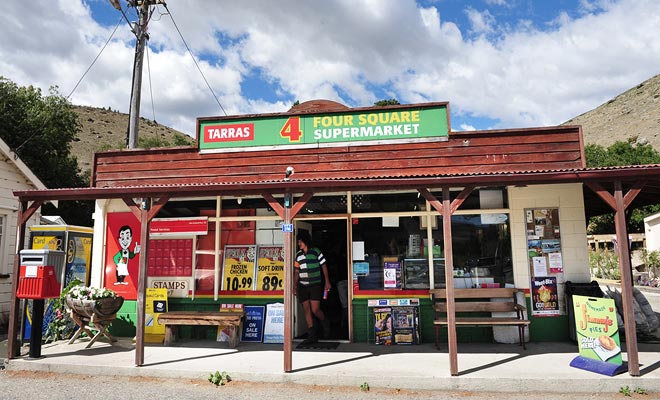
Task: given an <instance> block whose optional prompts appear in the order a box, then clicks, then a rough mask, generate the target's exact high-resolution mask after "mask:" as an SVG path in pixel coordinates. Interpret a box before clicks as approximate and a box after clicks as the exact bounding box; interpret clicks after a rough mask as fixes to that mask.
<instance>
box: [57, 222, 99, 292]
mask: <svg viewBox="0 0 660 400" xmlns="http://www.w3.org/2000/svg"><path fill="white" fill-rule="evenodd" d="M91 261H92V235H89V234H88V235H83V234H77V233H74V232H70V233H69V240H68V243H67V246H66V265H65V267H64V286H65V287H66V285H68V284H69V282H71V281H73V280H74V279H78V280H80V281H81V282H84V283H85V284H87V278H88V276H89V269H90V266H91Z"/></svg>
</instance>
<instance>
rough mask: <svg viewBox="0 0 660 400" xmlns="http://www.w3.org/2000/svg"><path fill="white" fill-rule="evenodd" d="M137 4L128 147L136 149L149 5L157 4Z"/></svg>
mask: <svg viewBox="0 0 660 400" xmlns="http://www.w3.org/2000/svg"><path fill="white" fill-rule="evenodd" d="M141 3H142V4H140V5H137V3H136V7H135V8H136V10H138V15H139V17H140V18H139V19H138V22H137V26H136V27H135V29H134V33H135V37H136V38H137V40H136V42H135V61H134V63H133V87H132V88H131V107H130V111H129V113H128V140H127V143H126V147H127V148H129V149H134V148H136V147H137V144H138V127H139V124H140V98H141V94H142V60H143V58H144V43H145V41H146V39H147V37H148V35H147V24H148V23H149V6H150V5H151V4H155V3H156V2H152V1H150V0H142V2H141Z"/></svg>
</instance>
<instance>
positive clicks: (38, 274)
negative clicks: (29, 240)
mask: <svg viewBox="0 0 660 400" xmlns="http://www.w3.org/2000/svg"><path fill="white" fill-rule="evenodd" d="M20 259H21V265H20V271H19V275H18V290H17V291H16V297H18V298H21V299H48V298H53V297H59V295H60V292H61V286H62V283H61V282H62V276H61V275H62V272H63V269H64V252H63V251H57V250H48V249H39V250H21V253H20Z"/></svg>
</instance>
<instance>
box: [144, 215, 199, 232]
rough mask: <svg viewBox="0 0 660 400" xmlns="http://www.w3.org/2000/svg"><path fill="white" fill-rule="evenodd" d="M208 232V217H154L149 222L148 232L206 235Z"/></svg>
mask: <svg viewBox="0 0 660 400" xmlns="http://www.w3.org/2000/svg"><path fill="white" fill-rule="evenodd" d="M208 233H209V219H208V217H195V218H154V219H153V220H152V221H151V224H149V234H150V235H152V236H159V235H206V234H208Z"/></svg>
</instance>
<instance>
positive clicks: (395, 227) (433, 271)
mask: <svg viewBox="0 0 660 400" xmlns="http://www.w3.org/2000/svg"><path fill="white" fill-rule="evenodd" d="M431 221H432V225H431V226H432V229H431V236H430V238H427V228H426V224H422V222H426V216H421V217H420V216H384V217H369V218H353V224H352V229H353V271H354V274H355V278H356V280H357V284H358V289H359V290H392V289H399V290H425V289H429V288H430V287H431V284H433V287H435V288H443V287H445V286H446V275H445V258H444V244H443V230H442V218H441V217H439V216H437V215H434V216H433V217H432V218H431ZM452 238H453V240H452V255H453V264H454V269H453V272H452V273H453V276H454V286H455V287H458V288H481V287H503V286H504V285H505V284H506V283H513V264H512V262H511V237H510V229H509V217H508V214H506V213H481V214H469V215H454V216H452ZM429 253H430V254H429ZM431 264H432V265H433V268H429V266H430V265H431Z"/></svg>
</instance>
